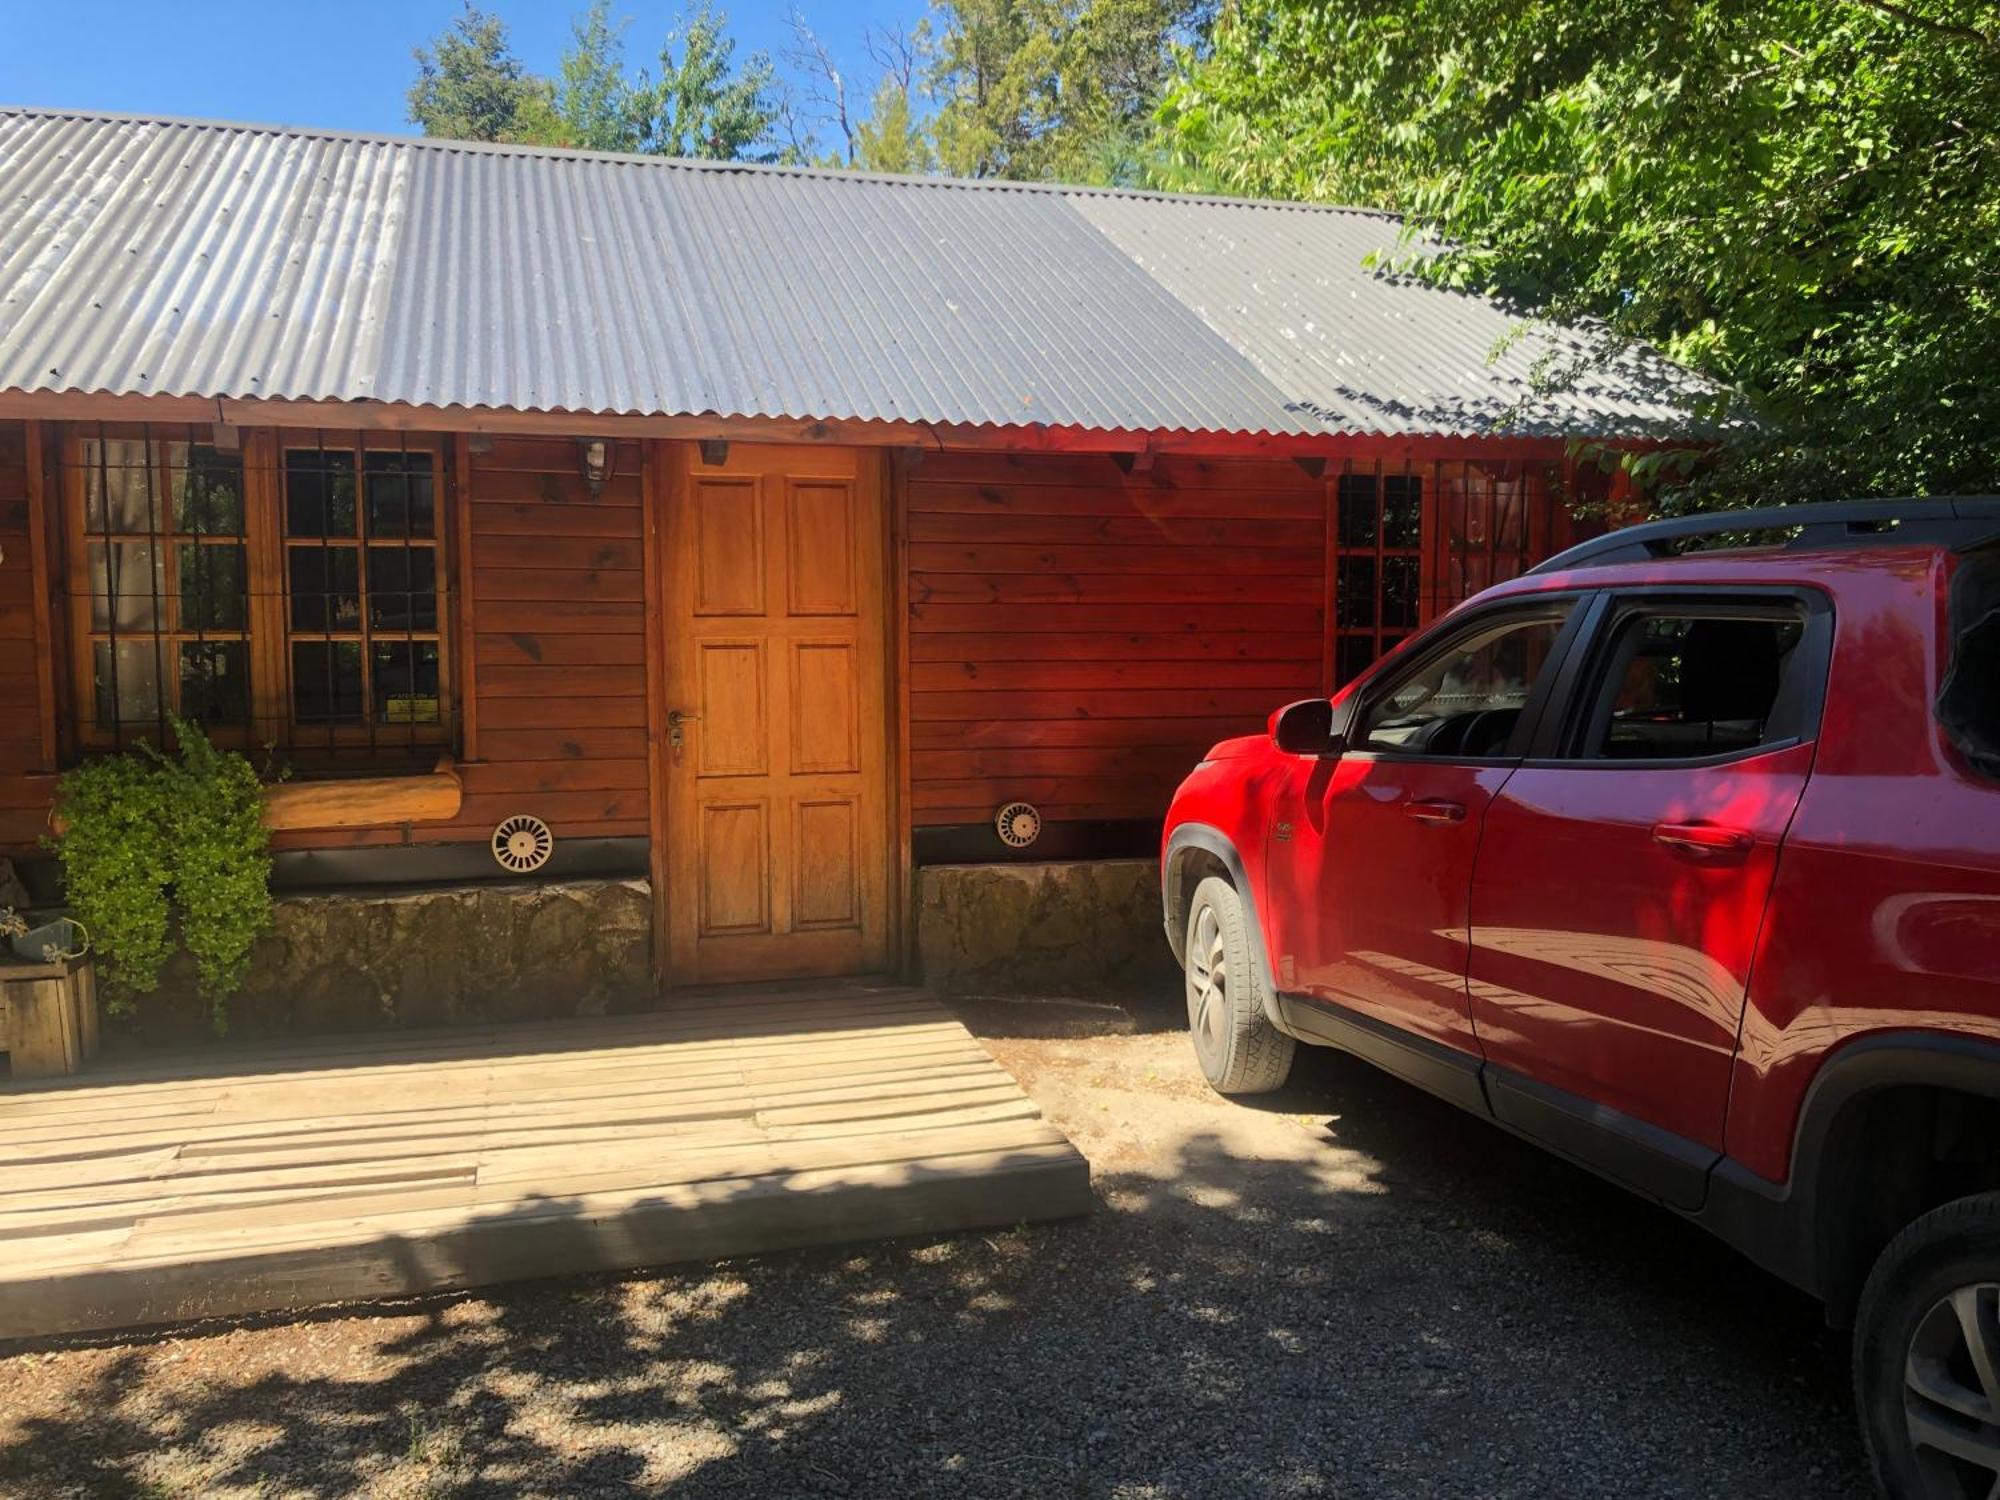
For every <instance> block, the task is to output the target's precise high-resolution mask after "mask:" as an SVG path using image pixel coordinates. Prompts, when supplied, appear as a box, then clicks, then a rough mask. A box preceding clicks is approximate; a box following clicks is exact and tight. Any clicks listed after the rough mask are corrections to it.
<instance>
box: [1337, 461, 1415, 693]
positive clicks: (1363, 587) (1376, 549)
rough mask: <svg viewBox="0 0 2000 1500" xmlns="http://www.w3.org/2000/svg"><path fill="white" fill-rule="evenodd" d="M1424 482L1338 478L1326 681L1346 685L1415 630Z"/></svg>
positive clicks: (1410, 477)
mask: <svg viewBox="0 0 2000 1500" xmlns="http://www.w3.org/2000/svg"><path fill="white" fill-rule="evenodd" d="M1423 519H1424V481H1423V479H1422V477H1421V476H1420V475H1416V474H1378V473H1375V472H1373V471H1369V472H1364V473H1357V474H1343V475H1341V476H1340V481H1339V483H1338V485H1337V486H1336V487H1335V490H1334V562H1333V566H1334V594H1333V616H1334V621H1333V623H1334V681H1335V684H1336V685H1338V684H1340V683H1344V682H1349V681H1351V680H1353V679H1354V678H1355V677H1358V676H1360V675H1361V673H1362V672H1364V671H1365V670H1367V668H1368V666H1369V665H1370V664H1371V663H1372V662H1374V661H1375V659H1376V658H1377V657H1379V656H1381V655H1382V654H1383V653H1384V652H1386V651H1388V650H1389V649H1390V648H1391V647H1392V646H1395V645H1396V644H1397V643H1398V642H1400V641H1401V640H1402V639H1403V637H1404V636H1406V635H1408V634H1409V633H1410V632H1411V631H1412V630H1415V629H1416V628H1417V625H1418V623H1419V615H1420V606H1421V600H1422V582H1423Z"/></svg>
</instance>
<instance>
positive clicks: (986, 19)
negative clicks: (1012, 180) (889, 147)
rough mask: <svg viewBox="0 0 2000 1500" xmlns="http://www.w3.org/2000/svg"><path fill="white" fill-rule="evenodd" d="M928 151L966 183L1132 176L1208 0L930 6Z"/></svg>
mask: <svg viewBox="0 0 2000 1500" xmlns="http://www.w3.org/2000/svg"><path fill="white" fill-rule="evenodd" d="M933 6H934V9H935V11H936V14H937V16H938V18H939V22H940V30H939V35H938V42H937V55H936V59H935V61H934V62H933V64H932V66H931V69H930V77H929V83H930V86H931V89H932V91H933V93H934V94H935V96H936V98H937V101H938V113H937V120H936V133H937V152H938V157H939V159H940V161H941V162H942V164H943V166H944V167H945V169H946V170H947V171H950V172H953V173H956V174H959V175H961V176H968V177H1017V178H1053V179H1060V180H1063V181H1084V182H1092V181H1098V182H1101V181H1118V180H1123V179H1125V178H1126V177H1128V176H1130V175H1131V169H1132V164H1133V163H1134V162H1135V161H1136V157H1137V153H1138V151H1139V148H1140V147H1141V146H1142V145H1143V144H1144V142H1145V141H1146V139H1147V137H1148V135H1149V133H1150V119H1151V116H1152V113H1153V110H1154V108H1155V106H1156V105H1157V103H1158V101H1159V97H1160V91H1161V88H1162V87H1163V85H1164V83H1165V82H1166V80H1167V79H1168V78H1169V77H1170V76H1171V75H1172V71H1173V58H1174V48H1175V46H1176V44H1179V45H1182V46H1186V47H1190V48H1193V49H1199V46H1200V44H1201V41H1202V38H1203V36H1204V34H1205V32H1206V29H1207V27H1208V24H1209V17H1210V11H1209V8H1208V5H1207V3H1206V0H933Z"/></svg>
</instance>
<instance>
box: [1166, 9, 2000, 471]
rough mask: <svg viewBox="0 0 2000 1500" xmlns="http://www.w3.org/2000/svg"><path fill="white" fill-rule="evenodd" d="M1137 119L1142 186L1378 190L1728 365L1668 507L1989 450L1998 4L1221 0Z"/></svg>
mask: <svg viewBox="0 0 2000 1500" xmlns="http://www.w3.org/2000/svg"><path fill="white" fill-rule="evenodd" d="M1158 145H1159V147H1160V151H1161V155H1160V156H1159V157H1158V158H1156V159H1155V160H1154V161H1153V162H1152V164H1151V165H1150V166H1149V168H1148V170H1149V172H1150V174H1151V175H1152V176H1153V178H1154V180H1156V181H1157V182H1159V183H1160V184H1161V185H1164V186H1169V187H1177V188H1186V189H1202V190H1210V191H1224V192H1232V193H1248V194H1254V195H1275V196H1284V197H1300V198H1308V199H1329V200H1343V201H1349V202H1357V203H1363V204H1371V205H1377V206H1380V207H1384V208H1389V209H1394V210H1398V211H1400V212H1403V213H1405V214H1406V215H1408V216H1409V220H1410V222H1411V224H1412V226H1413V228H1415V229H1420V230H1423V231H1428V232H1431V233H1434V234H1437V235H1441V236H1443V237H1446V238H1447V239H1448V240H1449V241H1450V242H1451V246H1452V248H1451V249H1450V251H1449V253H1447V254H1445V255H1444V256H1443V257H1441V258H1439V259H1436V260H1434V261H1430V262H1427V263H1424V264H1422V265H1420V266H1413V267H1412V268H1413V269H1418V270H1420V271H1421V274H1424V275H1426V276H1430V277H1434V278H1437V279H1439V280H1442V281H1444V282H1446V283H1448V284H1451V285H1457V286H1464V287H1470V288H1476V289H1479V290H1482V291H1491V292H1498V293H1500V294H1502V295H1505V296H1508V297H1510V298H1513V299H1516V300H1518V301H1519V302H1521V303H1522V304H1524V305H1525V306H1528V307H1531V308H1535V309H1539V310H1541V311H1542V312H1544V313H1546V314H1548V315H1550V316H1555V317H1563V318H1569V317H1576V316H1579V315H1590V316H1596V317H1599V318H1602V319H1604V320H1605V321H1606V322H1607V323H1608V324H1609V325H1610V326H1611V328H1612V329H1613V330H1614V331H1615V332H1616V333H1618V334H1620V335H1622V336H1624V337H1626V338H1631V339H1643V340H1647V341H1650V342H1653V343H1655V344H1657V345H1659V346H1660V347H1662V348H1664V349H1666V350H1667V351H1668V352H1670V353H1672V354H1674V355H1675V356H1677V357H1678V358H1680V359H1682V360H1684V361H1686V362H1688V363H1690V364H1691V365H1693V366H1695V367H1696V368H1698V369H1701V370H1703V371H1705V372H1707V373H1709V374H1711V375H1713V376H1715V377H1717V378H1718V379H1719V380H1721V381H1722V382H1724V383H1726V384H1727V385H1729V386H1731V387H1732V388H1733V389H1734V390H1736V391H1737V392H1739V393H1740V395H1741V398H1742V400H1743V403H1744V409H1745V410H1746V411H1747V412H1748V413H1749V414H1751V415H1753V416H1754V417H1755V419H1756V421H1755V425H1754V426H1745V427H1744V428H1741V429H1739V430H1738V432H1737V434H1736V436H1735V437H1734V438H1733V439H1732V440H1731V441H1730V443H1729V444H1728V446H1727V449H1726V451H1725V453H1724V454H1723V456H1722V458H1721V461H1720V462H1718V463H1716V464H1713V465H1709V466H1706V467H1704V468H1702V469H1700V470H1698V471H1695V472H1694V474H1693V475H1692V477H1686V478H1676V477H1675V475H1674V473H1673V470H1674V469H1675V468H1676V467H1685V465H1684V462H1683V460H1682V459H1680V458H1663V457H1659V456H1653V457H1649V458H1648V459H1646V460H1644V462H1646V463H1647V464H1648V465H1650V466H1651V467H1652V468H1654V469H1655V470H1657V471H1659V472H1658V474H1656V476H1655V477H1658V478H1663V479H1665V480H1666V481H1667V483H1668V484H1669V486H1670V487H1671V488H1672V489H1673V490H1674V493H1672V494H1670V495H1669V496H1668V499H1669V502H1670V503H1671V504H1673V505H1698V504H1708V503H1715V502H1720V501H1735V500H1778V499H1800V498H1821V497H1831V496H1838V495H1852V494H1858V493H1877V494H1880V493H1889V494H1896V493H1925V492H1933V493H1934V492H1942V491H1953V490H1968V489H1990V488H1992V487H1993V486H1994V484H1995V482H1996V478H1997V477H2000V475H1996V470H2000V387H1996V386H1995V385H1994V383H1993V382H1992V381H1991V380H1989V379H1988V378H1986V372H1987V371H1988V370H1989V369H1991V368H1992V367H1993V365H1994V363H1995V361H1996V358H2000V317H1996V316H1995V314H1996V311H2000V309H1997V308H1996V298H2000V14H1997V13H1996V7H1995V6H1994V5H1993V4H1992V3H1990V0H1986V3H1980V4H1977V5H1970V4H1953V3H1951V0H1769V3H1764V4H1759V5H1742V4H1737V3H1734V0H1670V3H1661V0H1603V3H1595V4H1591V5H1588V6H1579V5H1574V4H1570V3H1566V0H1509V3H1500V0H1394V3H1390V0H1236V4H1235V7H1234V8H1233V9H1232V10H1231V11H1230V12H1229V13H1228V15H1227V17H1226V18H1225V19H1224V21H1223V22H1222V23H1221V24H1220V25H1219V26H1218V28H1217V30H1216V33H1215V37H1214V43H1213V48H1212V50H1211V52H1210V54H1209V55H1208V56H1206V57H1196V56H1193V55H1191V54H1190V55H1186V56H1184V57H1183V58H1182V59H1181V63H1180V72H1179V76H1178V78H1177V80H1176V81H1175V82H1174V83H1173V84H1172V85H1171V86H1170V88H1169V90H1168V92H1167V98H1166V103H1165V105H1164V107H1163V109H1162V111H1161V114H1160V134H1159V140H1158ZM1583 373H1585V372H1567V374H1566V375H1563V376H1559V377H1558V383H1560V381H1561V380H1562V379H1574V378H1578V377H1579V376H1580V375H1581V374H1583Z"/></svg>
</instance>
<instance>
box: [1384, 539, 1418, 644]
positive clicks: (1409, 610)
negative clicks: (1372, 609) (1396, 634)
mask: <svg viewBox="0 0 2000 1500" xmlns="http://www.w3.org/2000/svg"><path fill="white" fill-rule="evenodd" d="M1417 576H1418V575H1417V559H1416V558H1414V557H1385V558H1383V559H1382V625H1383V627H1384V628H1385V629H1389V630H1408V629H1409V628H1410V627H1411V626H1413V625H1415V624H1416V623H1417Z"/></svg>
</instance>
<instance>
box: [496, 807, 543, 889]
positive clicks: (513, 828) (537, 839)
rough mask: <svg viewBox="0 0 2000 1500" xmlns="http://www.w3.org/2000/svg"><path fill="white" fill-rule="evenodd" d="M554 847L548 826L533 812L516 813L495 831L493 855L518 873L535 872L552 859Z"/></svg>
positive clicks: (504, 866) (505, 866)
mask: <svg viewBox="0 0 2000 1500" xmlns="http://www.w3.org/2000/svg"><path fill="white" fill-rule="evenodd" d="M555 849H556V839H555V835H554V834H552V833H550V832H549V825H548V824H546V823H544V822H543V821H542V820H541V819H540V818H538V817H536V816H534V815H533V814H532V813H515V814H514V816H513V817H511V818H508V819H506V820H505V821H504V822H502V823H501V825H500V826H499V827H498V828H496V829H494V830H493V857H494V858H495V859H497V860H499V861H500V864H501V867H502V868H503V869H508V870H512V871H513V872H514V873H515V874H516V875H529V874H533V873H534V872H535V871H536V870H539V869H540V868H541V867H542V866H543V865H545V864H547V863H548V862H549V856H550V855H551V854H553V853H555Z"/></svg>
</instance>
